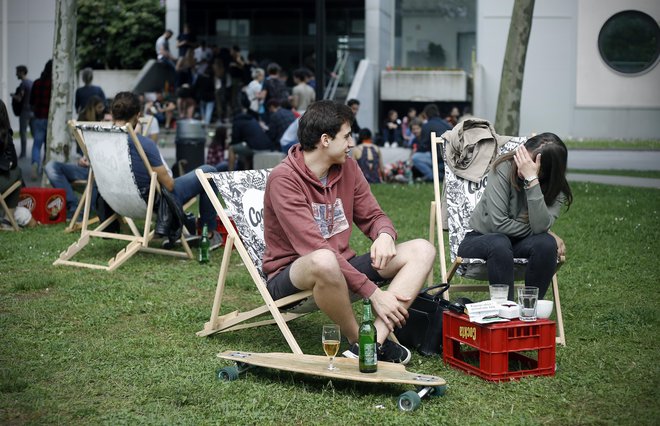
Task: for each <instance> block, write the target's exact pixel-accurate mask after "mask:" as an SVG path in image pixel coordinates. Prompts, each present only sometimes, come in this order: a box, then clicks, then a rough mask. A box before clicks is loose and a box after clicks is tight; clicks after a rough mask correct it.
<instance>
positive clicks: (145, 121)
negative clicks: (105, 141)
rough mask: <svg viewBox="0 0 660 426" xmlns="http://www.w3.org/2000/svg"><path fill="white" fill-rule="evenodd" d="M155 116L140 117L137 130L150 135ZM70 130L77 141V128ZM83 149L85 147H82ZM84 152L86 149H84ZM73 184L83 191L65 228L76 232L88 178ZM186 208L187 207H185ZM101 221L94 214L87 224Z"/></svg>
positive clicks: (67, 230) (78, 227)
mask: <svg viewBox="0 0 660 426" xmlns="http://www.w3.org/2000/svg"><path fill="white" fill-rule="evenodd" d="M153 118H154V117H153V116H152V115H150V116H147V117H140V118H139V119H138V126H137V127H136V129H135V130H136V132H138V133H140V134H141V135H142V136H149V128H150V127H151V121H152V120H153ZM69 130H70V131H71V134H72V135H73V136H74V139H75V140H76V143H77V142H78V140H77V138H75V130H76V129H75V128H71V127H69ZM80 148H81V149H82V148H83V147H80ZM83 152H84V151H83ZM71 186H72V187H73V189H74V190H76V191H78V192H81V194H82V195H81V196H80V200H79V201H78V206H77V207H76V211H75V213H74V214H73V216H71V220H69V224H68V225H67V227H66V228H65V229H64V232H76V231H79V230H80V228H81V227H82V225H81V224H79V223H78V216H80V213H82V209H83V206H84V205H85V194H86V191H85V188H86V187H87V181H86V180H74V181H73V182H71ZM184 210H185V207H184ZM98 221H99V218H98V216H94V217H93V218H91V219H90V220H89V223H88V224H87V225H92V224H94V223H96V222H98Z"/></svg>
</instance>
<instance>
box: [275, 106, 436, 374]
mask: <svg viewBox="0 0 660 426" xmlns="http://www.w3.org/2000/svg"><path fill="white" fill-rule="evenodd" d="M352 122H353V113H352V112H351V109H350V108H349V107H348V106H346V105H341V104H338V103H335V102H332V101H319V102H315V103H312V104H311V105H310V106H309V108H308V109H307V111H306V112H305V115H304V116H303V117H301V119H300V123H299V130H298V139H299V140H300V145H295V146H294V147H293V148H292V149H291V150H290V151H289V154H288V156H287V157H286V158H285V159H284V161H283V162H282V163H281V164H280V165H278V166H277V167H275V169H273V171H272V172H271V174H270V176H269V178H268V183H267V184H266V193H265V196H264V225H265V226H264V237H265V240H266V251H265V253H264V263H263V269H264V272H265V273H266V274H267V275H268V283H267V286H268V290H269V291H270V293H271V295H272V296H273V298H274V299H276V300H277V299H280V298H282V297H285V296H288V295H290V294H293V293H296V292H299V291H302V290H310V289H311V290H312V291H313V294H314V300H315V301H316V304H317V305H318V307H319V308H320V309H321V311H323V312H324V313H325V314H326V315H328V317H330V320H331V321H333V322H335V323H336V324H338V325H339V326H340V328H341V332H342V333H343V334H344V336H346V338H347V339H348V342H349V344H350V347H349V350H347V351H346V352H344V355H345V356H350V357H357V355H358V344H357V340H358V323H357V321H356V319H355V316H354V315H353V309H352V306H351V301H350V295H349V293H353V294H356V295H358V296H359V297H363V298H369V299H370V300H371V303H372V305H373V308H374V311H375V313H376V321H375V326H376V329H377V334H378V336H377V340H378V359H379V360H380V361H389V362H399V363H403V364H406V363H408V361H410V358H411V354H410V351H409V350H408V349H406V348H405V347H403V346H401V345H399V344H397V343H394V342H393V341H391V340H388V339H387V337H388V335H389V334H390V333H391V332H392V331H393V330H394V327H400V326H402V325H403V324H405V321H406V318H407V317H408V311H407V308H408V306H410V303H412V300H413V299H414V298H415V296H416V295H417V293H418V292H419V290H420V289H421V287H422V285H423V284H424V281H425V279H426V277H427V275H428V273H429V272H430V270H431V268H432V266H433V261H434V258H435V248H434V247H433V246H432V245H431V244H430V243H429V242H428V241H426V240H423V239H417V240H412V241H407V242H404V243H400V244H397V243H396V237H397V233H396V230H395V229H394V225H393V224H392V221H391V220H390V219H389V218H388V217H387V215H385V213H384V212H383V211H382V210H381V208H380V206H379V205H378V202H377V201H376V199H375V198H374V196H373V194H372V193H371V190H370V188H369V184H368V183H367V181H366V179H365V178H364V175H363V174H362V172H361V171H360V169H359V167H358V165H357V163H356V162H355V160H353V159H351V158H350V157H349V154H350V150H351V148H353V147H354V146H355V142H354V141H353V137H352V133H351V124H352ZM353 223H355V224H356V225H357V226H358V228H360V230H361V231H362V232H363V233H364V234H365V235H366V236H367V237H368V238H370V239H371V240H372V241H373V243H372V245H371V250H370V252H369V253H366V254H363V255H360V256H356V253H355V252H354V251H353V250H352V249H351V248H350V246H349V240H350V236H351V230H352V224H353ZM386 280H388V281H389V282H390V284H389V287H388V289H387V290H383V289H381V288H379V286H381V285H384V284H385V281H386Z"/></svg>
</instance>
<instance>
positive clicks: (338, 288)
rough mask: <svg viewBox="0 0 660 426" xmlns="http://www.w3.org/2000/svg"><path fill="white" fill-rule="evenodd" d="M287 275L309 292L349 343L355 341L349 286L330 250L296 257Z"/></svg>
mask: <svg viewBox="0 0 660 426" xmlns="http://www.w3.org/2000/svg"><path fill="white" fill-rule="evenodd" d="M289 276H290V278H291V282H292V283H293V285H294V286H295V287H296V288H299V289H300V290H312V292H313V294H314V301H315V302H316V305H317V306H318V307H319V309H320V310H321V311H322V312H323V313H325V314H326V315H327V316H328V317H329V318H330V320H332V321H333V322H334V323H335V324H338V325H339V328H340V329H341V332H342V334H343V335H344V336H346V338H347V339H348V341H349V342H350V343H354V342H357V339H358V325H357V321H356V320H355V316H354V315H353V308H352V307H351V301H350V298H349V296H348V285H347V284H346V279H345V278H344V275H343V274H342V272H341V269H340V268H339V263H338V262H337V258H336V257H335V254H334V253H333V252H332V251H330V250H325V249H321V250H317V251H314V252H312V253H310V254H307V255H305V256H303V257H301V258H298V259H297V260H296V261H295V262H293V264H292V265H291V270H290V271H289Z"/></svg>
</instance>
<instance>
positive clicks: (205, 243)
mask: <svg viewBox="0 0 660 426" xmlns="http://www.w3.org/2000/svg"><path fill="white" fill-rule="evenodd" d="M209 247H211V242H210V241H209V228H208V226H207V225H206V224H204V227H203V228H202V241H201V242H200V243H199V263H209Z"/></svg>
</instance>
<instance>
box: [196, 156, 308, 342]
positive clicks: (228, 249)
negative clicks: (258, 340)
mask: <svg viewBox="0 0 660 426" xmlns="http://www.w3.org/2000/svg"><path fill="white" fill-rule="evenodd" d="M252 172H256V171H252ZM260 172H263V171H260ZM267 172H268V171H266V173H267ZM223 173H227V174H232V173H245V172H240V171H239V172H223ZM195 174H196V175H197V178H198V179H199V181H200V182H201V184H202V186H203V187H204V191H206V194H207V195H208V197H209V199H210V200H211V203H212V204H213V207H214V208H215V210H216V212H217V213H218V216H219V217H220V220H221V221H222V224H223V225H224V226H225V228H226V229H227V239H226V241H225V247H224V253H223V256H222V261H221V264H220V272H219V274H218V282H217V286H216V290H215V296H214V298H213V307H212V308H211V317H210V319H209V321H208V322H206V323H205V324H204V328H203V329H202V330H201V331H199V332H198V333H197V335H198V336H209V335H211V334H214V333H224V332H227V331H232V330H239V329H244V328H251V327H258V326H262V325H267V324H277V326H278V328H279V329H280V331H281V333H282V335H283V336H284V338H285V339H286V342H287V343H288V344H289V347H290V348H291V350H292V351H293V353H296V354H302V353H303V352H302V350H301V349H300V346H299V345H298V342H297V341H296V339H295V338H294V336H293V334H292V333H291V330H290V329H289V326H288V325H287V322H288V321H291V320H293V319H295V318H298V317H301V316H303V315H306V314H307V313H309V312H312V311H315V310H317V309H318V308H317V307H316V305H315V304H314V303H313V298H312V297H311V296H312V292H311V291H302V292H299V293H296V294H293V295H291V296H288V297H284V298H282V299H279V300H277V301H275V300H273V298H272V296H271V295H270V293H269V292H268V289H267V288H266V281H265V277H264V276H263V274H262V272H261V271H260V270H259V269H258V268H257V266H255V263H254V261H253V260H252V258H251V257H250V254H249V252H248V249H247V248H246V246H245V244H244V243H243V240H242V238H241V235H239V233H238V231H237V230H236V229H235V228H234V225H233V224H232V222H231V220H230V219H229V215H228V214H227V211H226V210H225V208H224V207H223V206H222V204H221V203H220V200H219V199H218V196H216V193H215V190H214V189H213V187H212V186H211V184H210V183H209V179H211V180H212V179H213V174H212V173H204V172H202V171H201V170H199V169H198V170H196V171H195ZM218 174H220V173H218ZM233 248H236V250H237V251H238V254H239V256H240V257H241V260H242V261H243V264H244V265H245V267H246V269H247V271H248V273H249V274H250V278H251V279H252V281H253V282H254V284H255V286H256V287H257V290H258V291H259V294H260V295H261V297H262V299H263V301H264V304H263V305H261V306H259V307H256V308H254V309H251V310H249V311H247V312H240V311H234V312H230V313H227V314H224V315H219V314H220V308H221V307H222V300H223V296H224V290H225V281H226V279H227V270H228V269H229V264H230V258H231V253H232V249H233ZM296 302H300V303H298V305H296V307H295V308H293V309H291V310H288V311H285V312H283V311H281V308H282V307H285V306H287V305H291V304H294V303H296ZM265 314H270V316H271V317H272V318H271V319H265V320H260V321H252V320H254V319H255V318H257V317H259V316H262V315H265Z"/></svg>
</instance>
